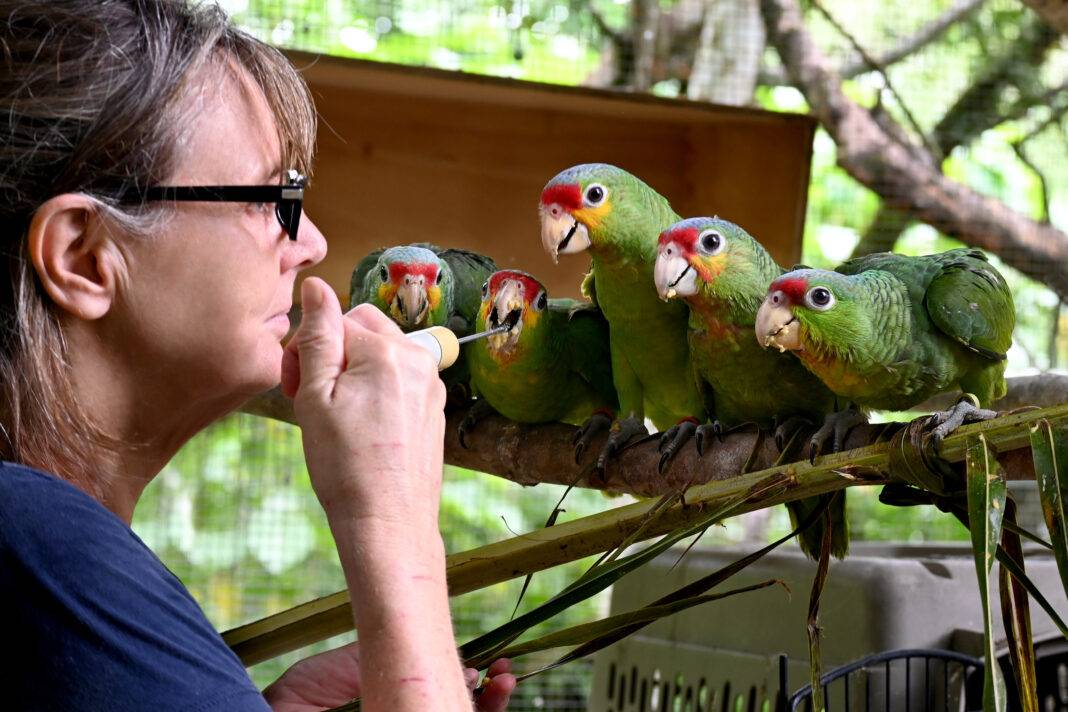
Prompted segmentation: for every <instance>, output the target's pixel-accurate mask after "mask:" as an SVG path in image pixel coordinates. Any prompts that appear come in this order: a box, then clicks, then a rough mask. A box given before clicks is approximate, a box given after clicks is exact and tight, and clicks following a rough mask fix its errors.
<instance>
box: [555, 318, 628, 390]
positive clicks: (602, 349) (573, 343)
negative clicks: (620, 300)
mask: <svg viewBox="0 0 1068 712" xmlns="http://www.w3.org/2000/svg"><path fill="white" fill-rule="evenodd" d="M549 309H550V310H553V311H564V312H566V313H567V339H566V343H565V349H566V352H567V358H568V363H569V366H570V367H571V370H572V371H574V372H575V373H577V374H578V375H579V376H580V377H581V378H582V379H583V380H584V381H586V382H587V383H589V384H590V386H592V387H593V389H594V391H596V392H597V393H598V394H599V395H600V396H601V397H602V398H603V399H604V402H605V403H606V404H608V403H610V404H612V407H613V410H618V408H619V399H618V397H617V396H616V388H615V385H614V384H613V382H612V353H611V351H610V349H609V347H608V321H607V320H606V319H605V318H604V314H602V313H601V310H600V309H598V308H597V307H596V306H594V305H593V304H592V303H591V302H588V301H579V300H575V299H552V300H550V301H549Z"/></svg>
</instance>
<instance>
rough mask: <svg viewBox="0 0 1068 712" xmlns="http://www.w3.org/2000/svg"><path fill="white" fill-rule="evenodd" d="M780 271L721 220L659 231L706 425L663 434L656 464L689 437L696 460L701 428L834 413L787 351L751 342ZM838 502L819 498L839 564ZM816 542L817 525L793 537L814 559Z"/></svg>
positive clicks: (665, 289)
mask: <svg viewBox="0 0 1068 712" xmlns="http://www.w3.org/2000/svg"><path fill="white" fill-rule="evenodd" d="M784 271H785V270H783V269H782V268H781V267H779V265H777V264H776V263H775V260H773V259H772V258H771V255H769V254H768V252H767V250H765V249H764V247H763V245H761V244H760V243H759V242H757V241H756V240H755V239H754V238H753V237H752V236H750V235H749V233H747V232H746V231H745V230H743V229H742V228H741V227H739V226H738V225H735V224H734V223H732V222H729V221H727V220H721V219H719V218H714V217H713V218H709V217H699V218H689V219H687V220H682V221H680V222H677V223H675V224H674V225H672V226H671V227H669V228H668V229H667V230H665V231H664V232H663V233H661V235H660V241H659V245H658V248H657V257H656V264H655V267H654V270H653V275H654V281H655V284H656V289H657V292H658V293H659V294H660V296H661V297H662V298H664V299H674V298H676V297H678V298H680V299H681V300H682V301H684V302H685V303H686V305H687V306H688V307H689V331H688V332H687V338H688V342H689V347H690V359H691V360H692V362H693V366H694V372H695V376H696V378H697V381H698V387H699V388H700V389H701V390H702V392H703V394H704V398H705V410H706V411H707V412H709V413H715V423H713V425H701V426H697V427H696V428H695V424H693V423H682V424H679V425H677V426H675V428H672V429H671V430H669V431H668V432H667V433H665V434H664V438H663V439H662V441H661V443H662V447H661V449H662V451H663V456H662V459H661V464H662V465H663V464H666V462H667V461H668V460H670V458H671V457H672V456H673V455H674V453H675V452H676V451H677V449H678V448H679V447H680V446H681V445H682V444H683V443H685V442H686V440H688V439H689V438H690V437H691V435H692V434H694V433H695V432H696V437H697V446H698V451H699V452H701V454H703V452H704V442H705V437H706V433H707V432H708V430H712V431H713V432H716V431H718V430H719V429H720V428H721V427H726V428H731V427H734V426H737V425H740V424H742V423H755V424H756V425H757V426H759V427H761V428H773V427H775V426H776V425H785V424H786V423H787V422H788V421H790V420H792V419H797V418H800V419H804V420H807V421H809V422H811V423H814V424H819V423H822V422H823V418H824V416H825V415H827V414H828V413H831V412H833V411H834V400H835V399H834V394H833V393H831V391H830V390H829V389H828V388H827V387H826V386H824V385H823V383H822V382H821V381H820V380H819V379H818V378H816V376H814V375H813V374H812V373H810V372H809V371H808V370H807V369H806V368H805V367H804V366H802V365H801V363H800V362H799V361H798V360H797V359H796V358H794V357H793V356H791V355H790V354H782V353H778V352H775V351H766V350H764V349H763V348H762V347H761V346H760V344H759V343H757V341H756V340H755V339H754V338H753V325H754V323H755V321H756V315H757V310H758V309H759V308H760V303H761V302H762V301H763V299H764V295H765V293H766V292H767V287H768V284H770V283H771V282H772V280H774V279H775V278H777V277H778V276H779V275H781V274H783V272H784ZM780 447H782V445H781V442H780ZM843 495H844V493H834V494H830V495H823V497H829V498H833V501H832V503H831V509H830V512H831V521H832V530H831V551H832V553H833V554H834V555H835V556H836V557H838V558H842V557H844V556H845V554H846V551H847V549H848V546H849V531H848V526H847V522H846V517H845V497H844V496H843ZM820 502H821V499H820V498H818V497H813V498H810V499H805V500H800V501H795V502H790V503H788V504H787V509H788V510H789V512H790V518H791V520H792V521H793V523H794V526H797V525H798V524H799V523H800V522H801V521H802V520H804V519H805V518H806V516H807V514H808V513H809V512H810V511H812V510H813V509H814V508H815V507H817V506H818V505H819V504H820ZM822 540H823V525H822V520H820V521H818V522H817V523H816V524H814V525H813V526H811V527H809V528H808V529H806V530H805V531H804V532H802V534H801V536H800V537H799V538H798V543H799V544H801V548H802V549H803V550H804V551H805V553H806V554H808V555H810V556H812V557H813V558H818V556H819V551H820V545H821V542H822Z"/></svg>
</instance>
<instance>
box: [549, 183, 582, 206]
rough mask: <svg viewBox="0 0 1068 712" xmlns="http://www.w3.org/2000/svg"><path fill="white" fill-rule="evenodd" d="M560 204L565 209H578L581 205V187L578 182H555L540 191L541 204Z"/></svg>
mask: <svg viewBox="0 0 1068 712" xmlns="http://www.w3.org/2000/svg"><path fill="white" fill-rule="evenodd" d="M553 203H555V204H557V205H560V206H561V207H563V208H564V209H565V210H569V211H570V210H578V209H579V208H581V207H582V188H581V187H580V186H579V184H578V183H557V184H556V185H550V186H548V187H547V188H546V189H545V190H543V191H542V192H541V204H542V205H552V204H553Z"/></svg>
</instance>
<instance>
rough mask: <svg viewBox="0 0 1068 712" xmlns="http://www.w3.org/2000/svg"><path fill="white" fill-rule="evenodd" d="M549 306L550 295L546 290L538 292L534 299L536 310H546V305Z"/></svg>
mask: <svg viewBox="0 0 1068 712" xmlns="http://www.w3.org/2000/svg"><path fill="white" fill-rule="evenodd" d="M547 306H549V297H548V296H547V295H546V294H545V292H544V291H542V292H539V293H538V298H537V299H535V300H534V310H535V311H545V307H547Z"/></svg>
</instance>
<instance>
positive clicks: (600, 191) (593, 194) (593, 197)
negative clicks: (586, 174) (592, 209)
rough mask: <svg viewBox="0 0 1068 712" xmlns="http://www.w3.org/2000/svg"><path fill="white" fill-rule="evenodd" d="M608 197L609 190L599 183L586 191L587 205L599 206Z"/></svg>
mask: <svg viewBox="0 0 1068 712" xmlns="http://www.w3.org/2000/svg"><path fill="white" fill-rule="evenodd" d="M607 196H608V189H607V188H605V187H604V186H603V185H601V184H599V183H594V184H593V185H591V186H590V187H589V188H587V189H586V204H587V205H592V206H597V205H600V204H601V203H603V202H604V199H605V198H606V197H607Z"/></svg>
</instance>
